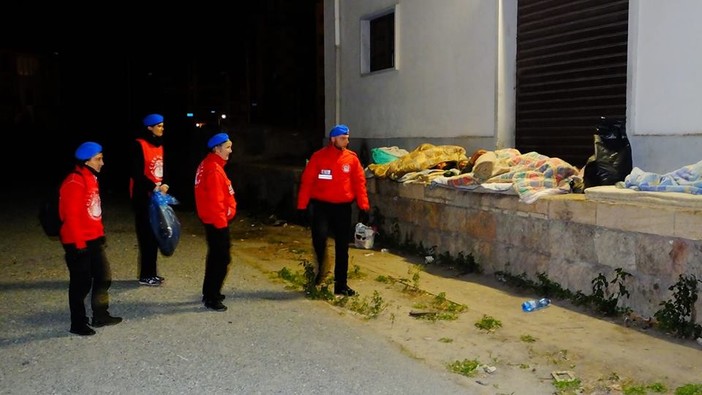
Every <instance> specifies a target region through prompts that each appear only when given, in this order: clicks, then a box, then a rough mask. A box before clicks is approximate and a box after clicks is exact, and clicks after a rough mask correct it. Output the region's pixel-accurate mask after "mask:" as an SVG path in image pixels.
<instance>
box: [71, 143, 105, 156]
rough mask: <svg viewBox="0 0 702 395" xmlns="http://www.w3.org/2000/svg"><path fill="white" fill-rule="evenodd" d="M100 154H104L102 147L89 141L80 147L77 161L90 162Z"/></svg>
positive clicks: (77, 151) (77, 152)
mask: <svg viewBox="0 0 702 395" xmlns="http://www.w3.org/2000/svg"><path fill="white" fill-rule="evenodd" d="M100 152H102V146H101V145H100V144H98V143H93V142H92V141H87V142H85V143H83V144H81V145H79V146H78V148H77V149H76V159H78V160H89V159H90V158H92V157H93V156H95V155H97V154H99V153H100Z"/></svg>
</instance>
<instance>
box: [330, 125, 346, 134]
mask: <svg viewBox="0 0 702 395" xmlns="http://www.w3.org/2000/svg"><path fill="white" fill-rule="evenodd" d="M342 134H346V135H348V134H349V127H348V126H346V125H336V126H334V127H333V128H332V130H331V131H330V132H329V137H336V136H341V135H342Z"/></svg>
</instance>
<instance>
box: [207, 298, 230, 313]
mask: <svg viewBox="0 0 702 395" xmlns="http://www.w3.org/2000/svg"><path fill="white" fill-rule="evenodd" d="M205 307H207V308H208V309H210V310H214V311H227V306H225V305H223V304H222V301H221V300H206V301H205Z"/></svg>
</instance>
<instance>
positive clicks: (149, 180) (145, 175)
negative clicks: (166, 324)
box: [129, 114, 168, 287]
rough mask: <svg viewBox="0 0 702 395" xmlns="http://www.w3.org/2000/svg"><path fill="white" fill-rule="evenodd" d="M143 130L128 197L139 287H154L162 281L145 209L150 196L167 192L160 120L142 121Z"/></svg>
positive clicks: (135, 149) (151, 117)
mask: <svg viewBox="0 0 702 395" xmlns="http://www.w3.org/2000/svg"><path fill="white" fill-rule="evenodd" d="M143 124H144V126H145V127H146V130H145V131H144V132H142V133H141V135H140V136H139V137H138V138H137V139H135V141H134V143H133V144H132V148H131V155H130V158H131V161H130V167H129V177H130V178H129V196H130V197H131V200H132V210H133V212H134V227H135V230H136V236H137V245H138V246H139V258H138V259H139V269H138V270H139V284H141V285H148V286H152V287H158V286H160V285H161V283H163V281H164V280H165V278H163V277H161V276H159V275H158V270H157V260H158V240H157V239H156V235H154V231H153V229H152V228H151V222H150V221H151V220H150V218H151V217H150V215H149V205H150V204H151V195H152V194H153V193H159V192H160V193H163V194H166V193H167V192H168V184H166V183H165V181H164V150H163V132H164V129H165V128H164V125H163V116H162V115H160V114H149V115H147V116H146V117H144V119H143Z"/></svg>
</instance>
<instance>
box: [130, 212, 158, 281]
mask: <svg viewBox="0 0 702 395" xmlns="http://www.w3.org/2000/svg"><path fill="white" fill-rule="evenodd" d="M132 209H133V210H134V227H135V229H136V237H137V244H138V245H139V278H149V277H154V276H156V275H157V274H158V271H157V270H156V259H157V258H158V240H156V235H154V231H153V229H151V222H150V219H149V205H148V204H143V203H142V202H140V203H139V204H134V205H133V207H132Z"/></svg>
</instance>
